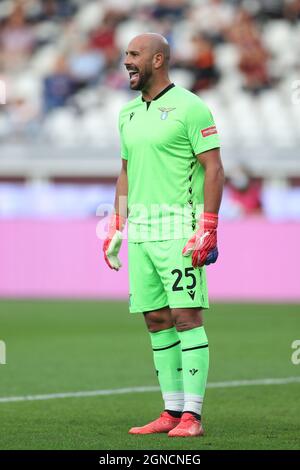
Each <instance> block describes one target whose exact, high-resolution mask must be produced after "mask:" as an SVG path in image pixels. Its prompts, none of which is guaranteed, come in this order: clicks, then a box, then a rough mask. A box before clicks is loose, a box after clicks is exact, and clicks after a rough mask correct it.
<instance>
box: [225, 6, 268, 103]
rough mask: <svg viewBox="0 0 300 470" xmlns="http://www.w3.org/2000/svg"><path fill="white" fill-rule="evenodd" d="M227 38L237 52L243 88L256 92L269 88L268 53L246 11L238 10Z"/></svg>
mask: <svg viewBox="0 0 300 470" xmlns="http://www.w3.org/2000/svg"><path fill="white" fill-rule="evenodd" d="M228 38H229V39H230V40H231V41H232V42H233V43H235V44H236V46H237V49H238V52H239V61H238V67H239V70H240V71H241V73H242V74H243V76H244V89H245V90H247V91H250V92H252V93H255V94H256V93H259V92H261V91H263V90H265V89H267V88H269V87H270V86H271V77H270V76H269V71H268V59H269V58H270V55H269V53H268V52H267V50H266V49H265V47H264V46H263V43H262V40H261V37H260V33H259V31H258V29H257V28H256V26H255V23H254V21H253V18H252V17H251V16H250V15H249V13H248V12H246V11H245V10H240V11H239V12H238V14H237V15H236V17H235V21H234V23H233V25H232V27H231V29H230V30H229V31H228Z"/></svg>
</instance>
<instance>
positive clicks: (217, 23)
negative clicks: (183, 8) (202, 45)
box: [190, 0, 234, 43]
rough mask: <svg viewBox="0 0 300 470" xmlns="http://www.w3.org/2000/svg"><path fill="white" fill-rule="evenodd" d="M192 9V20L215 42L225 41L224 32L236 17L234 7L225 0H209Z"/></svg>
mask: <svg viewBox="0 0 300 470" xmlns="http://www.w3.org/2000/svg"><path fill="white" fill-rule="evenodd" d="M199 3H200V4H199V5H197V4H196V3H195V6H194V7H193V8H192V9H191V14H190V20H191V22H192V24H193V25H194V26H195V27H196V28H197V29H198V30H199V31H201V32H203V33H205V35H206V36H207V37H209V38H210V39H211V41H212V42H213V43H219V42H223V40H224V33H225V31H226V30H227V29H228V28H229V27H230V25H231V24H232V22H233V18H234V8H233V5H230V4H229V3H227V2H224V1H223V0H208V1H207V2H199Z"/></svg>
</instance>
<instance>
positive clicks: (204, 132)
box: [186, 99, 220, 155]
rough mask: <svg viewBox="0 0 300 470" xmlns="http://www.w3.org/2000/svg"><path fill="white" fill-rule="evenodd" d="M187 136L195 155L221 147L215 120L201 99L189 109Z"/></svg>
mask: <svg viewBox="0 0 300 470" xmlns="http://www.w3.org/2000/svg"><path fill="white" fill-rule="evenodd" d="M186 126H187V135H188V138H189V141H190V143H191V147H192V149H193V152H194V153H195V155H198V154H199V153H202V152H206V151H207V150H212V149H214V148H218V147H220V139H219V135H218V131H217V128H216V125H215V122H214V118H213V116H212V114H211V112H210V110H209V108H208V107H207V106H206V104H205V103H203V101H201V100H200V99H199V100H197V102H194V103H193V105H192V106H190V107H189V109H188V113H187V116H186Z"/></svg>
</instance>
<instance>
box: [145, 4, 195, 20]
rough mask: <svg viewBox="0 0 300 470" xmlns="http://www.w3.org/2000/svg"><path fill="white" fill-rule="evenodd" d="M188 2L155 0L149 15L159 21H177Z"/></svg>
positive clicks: (183, 12) (181, 16)
mask: <svg viewBox="0 0 300 470" xmlns="http://www.w3.org/2000/svg"><path fill="white" fill-rule="evenodd" d="M188 4H189V2H188V1H187V0H156V5H154V6H153V8H151V15H152V17H153V18H154V19H156V20H160V21H161V20H165V19H169V20H172V21H179V20H181V19H183V17H184V14H185V11H186V9H187V7H188Z"/></svg>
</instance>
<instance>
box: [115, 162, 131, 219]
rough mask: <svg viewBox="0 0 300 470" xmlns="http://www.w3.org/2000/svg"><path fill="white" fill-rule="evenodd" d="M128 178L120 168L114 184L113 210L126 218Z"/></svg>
mask: <svg viewBox="0 0 300 470" xmlns="http://www.w3.org/2000/svg"><path fill="white" fill-rule="evenodd" d="M127 200H128V179H127V173H126V171H124V170H122V171H121V173H120V175H119V178H118V181H117V185H116V195H115V212H116V214H119V215H121V216H122V217H124V218H125V219H126V218H127Z"/></svg>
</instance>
